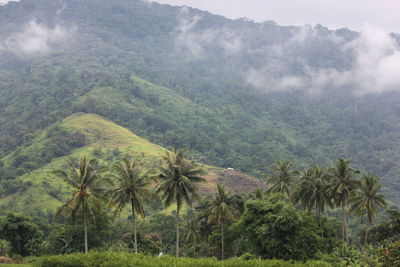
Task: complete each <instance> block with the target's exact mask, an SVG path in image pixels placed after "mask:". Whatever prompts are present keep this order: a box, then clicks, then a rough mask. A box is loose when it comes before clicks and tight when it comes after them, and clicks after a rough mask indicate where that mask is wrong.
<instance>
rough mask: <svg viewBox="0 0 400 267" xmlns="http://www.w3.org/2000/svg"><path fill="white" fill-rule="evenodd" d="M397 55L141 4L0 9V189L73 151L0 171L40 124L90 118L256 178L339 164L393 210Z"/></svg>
mask: <svg viewBox="0 0 400 267" xmlns="http://www.w3.org/2000/svg"><path fill="white" fill-rule="evenodd" d="M396 38H397V39H396ZM374 40H379V42H374ZM398 42H399V40H398V35H396V34H392V35H387V34H385V33H382V32H381V31H379V29H376V28H373V27H369V28H367V29H366V31H364V32H363V33H358V32H354V31H351V30H349V29H339V30H335V31H334V30H330V29H328V28H326V27H323V26H321V25H316V26H304V27H294V26H285V27H284V26H279V25H277V24H275V23H274V22H271V21H267V22H264V23H255V22H252V21H249V20H246V19H237V20H230V19H226V18H224V17H222V16H216V15H213V14H210V13H208V12H203V11H200V10H197V9H192V8H189V7H173V6H169V5H161V4H157V3H154V2H149V1H142V0H115V1H105V0H69V1H67V0H65V1H63V0H60V1H51V0H21V1H19V2H9V3H8V4H7V5H4V6H0V96H1V97H0V126H1V127H0V147H1V153H2V157H3V158H2V162H3V165H4V166H3V168H2V169H1V170H0V172H1V174H2V175H1V177H2V182H1V183H2V184H3V187H5V188H9V186H10V184H11V183H12V181H15V180H17V181H18V180H20V181H22V180H23V179H22V178H21V177H23V176H21V175H26V174H25V173H27V172H29V171H33V170H34V169H35V168H37V166H45V165H44V164H48V162H52V161H53V160H57V159H58V158H59V157H60V156H61V157H63V156H64V157H65V156H66V155H69V154H70V153H71V151H75V150H74V149H79V147H78V146H79V138H78V142H77V143H72V144H67V145H65V144H61V145H59V147H58V148H54V149H51V151H50V152H51V153H50V152H48V153H47V154H45V155H46V159H45V160H37V159H32V158H25V160H21V159H20V160H17V161H16V163H15V166H14V169H15V170H13V171H11V170H10V168H7V164H9V163H8V162H9V161H10V158H11V157H12V156H11V155H13V153H16V152H15V151H20V150H24V149H26V148H27V147H28V148H29V147H31V146H34V145H35V144H36V143H37V142H39V140H40V138H41V136H42V135H43V131H46V130H45V129H48V127H51V125H53V124H55V123H58V122H59V121H61V120H63V119H65V118H67V117H69V116H71V115H74V114H75V113H90V114H97V115H100V116H102V117H104V118H106V119H107V120H109V121H112V122H114V123H116V124H118V125H121V126H123V127H126V128H128V129H129V130H130V131H132V132H134V133H135V134H137V135H138V136H140V137H142V138H145V139H147V140H149V141H150V142H152V143H155V144H157V145H160V146H163V147H170V146H177V147H185V148H187V149H189V152H190V153H191V155H192V156H195V157H197V158H200V159H201V160H202V161H203V162H204V163H206V164H209V165H214V166H218V167H221V168H235V169H237V170H239V171H242V172H245V173H247V174H249V175H252V176H255V177H262V174H263V173H265V172H267V171H268V167H269V166H270V165H271V164H272V163H273V162H275V161H276V160H282V159H288V160H291V161H293V162H294V164H295V165H296V167H298V168H300V169H301V168H305V167H307V166H309V165H310V164H322V165H326V166H330V165H332V164H333V160H335V159H336V158H338V157H344V158H349V159H351V160H352V162H353V164H354V165H355V166H356V167H357V168H359V169H361V170H362V171H371V172H375V173H377V174H378V175H379V176H381V177H382V183H383V184H384V186H385V193H386V194H387V195H388V196H389V197H390V199H391V200H392V201H395V202H397V203H400V198H399V194H398V192H399V191H400V188H399V185H398V184H399V178H398V177H399V176H398V173H399V171H400V164H399V162H400V153H399V152H400V117H399V114H400V106H399V103H398V101H397V99H398V97H399V91H398V89H400V86H399V85H400V82H399V77H400V75H397V74H398V69H397V68H396V66H397V63H398V60H397V57H398V55H399V51H400V49H399V43H398ZM71 138H73V136H71ZM71 140H73V139H71ZM49 145H50V144H46V145H44V147H49ZM32 149H33V150H40V149H38V148H32ZM54 151H57V153H55V152H54ZM20 158H21V157H20ZM22 159H24V158H23V157H22ZM21 162H24V163H25V164H23V163H21Z"/></svg>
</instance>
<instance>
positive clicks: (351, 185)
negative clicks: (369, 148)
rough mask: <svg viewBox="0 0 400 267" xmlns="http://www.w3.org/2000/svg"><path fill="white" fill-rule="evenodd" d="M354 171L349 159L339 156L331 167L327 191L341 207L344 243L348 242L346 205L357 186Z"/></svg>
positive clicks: (357, 182)
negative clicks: (330, 181) (330, 177)
mask: <svg viewBox="0 0 400 267" xmlns="http://www.w3.org/2000/svg"><path fill="white" fill-rule="evenodd" d="M356 173H358V171H357V170H354V169H353V168H351V167H350V161H348V160H345V159H341V158H340V159H338V160H337V161H336V164H335V167H334V168H332V169H331V175H332V183H331V185H330V190H329V191H330V192H331V196H332V198H333V200H334V202H335V203H336V204H337V205H341V208H342V240H343V242H345V243H348V242H349V235H348V231H347V228H348V226H347V206H348V204H349V200H350V197H351V196H352V194H353V192H354V190H356V189H357V188H358V186H359V181H358V180H357V179H356V178H354V176H355V174H356Z"/></svg>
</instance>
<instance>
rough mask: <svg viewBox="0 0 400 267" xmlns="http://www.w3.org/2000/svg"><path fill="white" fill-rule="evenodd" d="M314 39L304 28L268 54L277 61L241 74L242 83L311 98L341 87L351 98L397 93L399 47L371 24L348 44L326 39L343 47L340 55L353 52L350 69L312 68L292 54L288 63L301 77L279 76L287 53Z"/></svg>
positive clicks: (399, 86) (399, 65)
mask: <svg viewBox="0 0 400 267" xmlns="http://www.w3.org/2000/svg"><path fill="white" fill-rule="evenodd" d="M315 37H316V38H318V37H317V36H316V35H315V32H314V31H312V30H310V29H309V28H307V27H305V28H304V29H303V30H302V31H300V33H299V34H297V35H295V36H294V37H293V38H292V39H291V40H290V41H289V42H287V43H285V44H276V45H274V46H273V48H272V49H270V51H272V53H273V56H275V57H276V58H275V59H274V60H273V61H271V60H270V61H269V62H266V63H265V64H264V65H263V66H262V67H260V68H258V69H254V68H253V69H250V70H249V71H248V72H246V73H245V74H244V79H245V81H246V82H247V83H249V84H251V85H253V86H254V87H256V88H259V89H263V90H267V91H279V90H293V89H295V90H306V91H307V92H308V93H310V94H313V95H315V94H320V93H321V92H323V91H324V90H326V89H327V88H338V87H343V86H346V87H348V88H352V93H353V94H354V95H363V94H370V93H381V92H386V91H393V90H400V46H399V44H398V43H397V42H396V40H394V39H393V38H392V37H391V36H390V35H389V34H387V33H386V32H384V31H383V30H381V29H379V28H377V27H374V26H371V25H366V26H365V27H364V30H363V31H362V32H361V34H360V36H359V37H358V38H357V39H355V40H354V41H352V42H350V43H347V44H345V43H344V40H343V39H341V38H340V37H338V36H335V35H334V34H330V35H329V36H328V38H329V40H330V41H331V42H333V43H335V44H336V45H340V46H341V47H342V49H343V52H348V51H350V52H351V53H352V55H353V62H352V64H351V66H350V68H349V69H347V70H337V69H335V68H319V69H316V68H312V67H310V66H309V64H307V63H306V59H304V58H302V57H301V56H299V55H294V57H297V58H294V59H293V58H292V59H291V60H292V61H293V62H297V63H300V65H301V66H302V70H301V74H297V75H293V74H283V75H282V74H280V73H285V68H287V67H288V66H287V65H285V64H284V63H285V58H284V57H285V56H286V54H285V53H286V50H287V49H288V48H289V47H290V46H292V45H296V43H297V45H301V44H302V43H304V42H305V41H307V40H310V39H312V38H315ZM311 41H312V40H311Z"/></svg>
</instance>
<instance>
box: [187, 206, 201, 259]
mask: <svg viewBox="0 0 400 267" xmlns="http://www.w3.org/2000/svg"><path fill="white" fill-rule="evenodd" d="M185 228H186V238H185V244H189V243H193V256H195V254H196V243H197V241H198V240H199V236H200V228H201V224H200V220H199V218H198V217H197V216H196V215H195V214H194V211H193V210H189V211H188V214H187V216H186V225H185Z"/></svg>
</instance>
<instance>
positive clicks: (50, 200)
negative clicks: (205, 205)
mask: <svg viewBox="0 0 400 267" xmlns="http://www.w3.org/2000/svg"><path fill="white" fill-rule="evenodd" d="M66 137H69V138H66ZM70 140H73V141H72V142H71V141H70ZM65 142H70V143H69V144H68V143H67V144H65ZM61 143H62V144H63V145H64V146H67V147H68V146H71V150H70V151H69V153H68V154H65V155H63V156H61V154H58V155H57V154H56V155H54V156H53V158H52V159H50V161H49V162H42V161H40V160H42V159H43V158H46V155H47V154H48V153H50V152H54V151H55V152H57V151H60V152H61V151H66V150H67V149H65V147H64V150H61V149H59V147H61V146H62V145H60V144H61ZM49 144H53V145H54V144H55V146H53V147H50V148H49ZM165 151H166V149H165V148H163V147H160V146H157V145H155V144H152V143H150V142H148V141H146V140H144V139H142V138H140V137H138V136H137V135H135V134H134V133H132V132H131V131H129V130H128V129H126V128H124V127H121V126H119V125H116V124H115V123H113V122H111V121H108V120H106V119H104V118H102V117H101V116H99V115H95V114H75V115H72V116H70V117H67V118H65V119H63V120H62V121H61V122H60V123H57V124H55V125H52V126H50V127H48V128H46V129H45V130H43V131H42V133H40V134H39V135H38V136H37V137H36V138H34V139H33V140H32V142H31V144H30V145H28V146H26V147H21V148H20V149H19V150H16V151H14V152H12V153H10V154H9V155H8V156H7V157H5V158H4V159H3V161H4V167H5V168H6V169H7V168H10V169H13V168H15V167H14V165H15V164H16V162H21V164H20V165H23V164H26V163H27V162H32V160H34V159H37V161H36V162H34V163H35V164H32V165H31V166H34V167H39V168H37V169H34V170H32V171H29V172H27V173H25V174H22V173H17V174H16V175H17V176H18V178H17V179H13V180H12V181H10V182H9V184H8V186H7V188H6V192H4V191H3V192H2V193H3V194H2V195H0V196H1V198H0V206H1V207H2V210H10V209H11V210H14V211H16V210H18V211H24V212H25V213H26V214H32V215H37V214H39V213H40V212H42V214H48V213H54V212H55V211H56V209H57V208H58V207H60V206H61V205H62V203H63V201H65V200H66V199H67V198H68V196H69V195H70V194H71V189H70V187H69V186H68V185H67V184H65V183H64V182H63V181H62V180H61V179H60V178H59V177H57V176H56V175H55V174H54V173H53V171H54V170H57V169H62V168H63V167H64V166H65V164H66V163H67V161H68V159H69V158H77V157H79V156H80V155H91V156H95V157H96V158H99V159H100V164H103V165H109V164H110V163H112V162H117V161H120V160H122V159H123V158H124V157H126V156H129V157H133V158H136V159H140V161H141V162H142V163H143V164H144V166H146V167H147V168H149V169H155V168H156V166H157V165H158V164H159V162H160V160H161V158H160V155H162V154H164V153H165ZM38 158H39V159H38ZM24 167H25V168H27V166H24ZM204 169H205V170H206V172H207V174H206V176H205V178H206V180H207V181H206V182H205V183H202V184H201V185H199V191H200V193H201V194H202V195H203V196H205V195H207V194H211V193H212V192H213V190H214V187H215V183H216V182H218V183H221V184H223V185H225V186H226V187H227V188H228V189H229V190H230V191H232V192H236V193H243V192H249V191H252V190H254V189H255V188H257V187H260V186H262V183H261V182H258V181H257V180H255V179H254V178H251V177H249V176H246V175H244V174H241V173H239V172H237V171H234V170H226V169H221V168H217V167H211V166H204ZM17 171H21V167H19V166H18V167H17ZM43 203H45V205H43Z"/></svg>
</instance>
